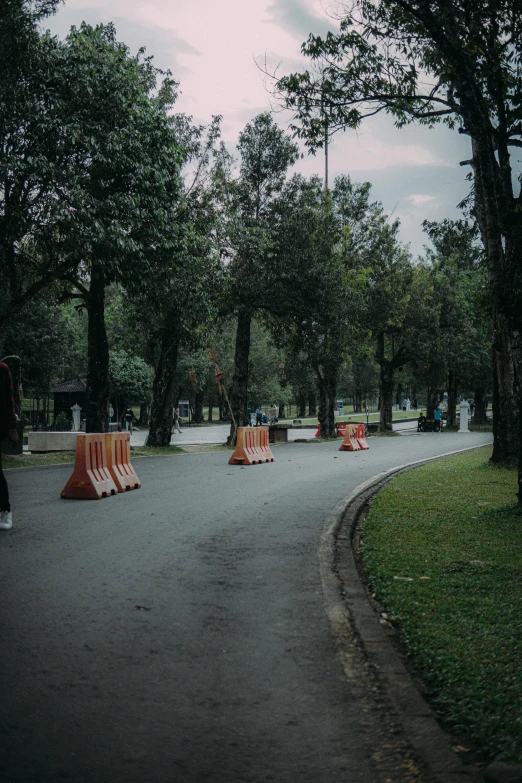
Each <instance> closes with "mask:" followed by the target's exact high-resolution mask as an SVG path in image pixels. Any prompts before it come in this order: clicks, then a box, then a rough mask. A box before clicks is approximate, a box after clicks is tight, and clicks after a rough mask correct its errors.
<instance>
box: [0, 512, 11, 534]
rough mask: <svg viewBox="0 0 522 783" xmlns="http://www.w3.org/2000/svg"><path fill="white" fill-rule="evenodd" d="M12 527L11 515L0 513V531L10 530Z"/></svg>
mask: <svg viewBox="0 0 522 783" xmlns="http://www.w3.org/2000/svg"><path fill="white" fill-rule="evenodd" d="M12 527H13V515H12V513H11V512H10V511H0V530H10V529H11V528H12Z"/></svg>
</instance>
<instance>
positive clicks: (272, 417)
mask: <svg viewBox="0 0 522 783" xmlns="http://www.w3.org/2000/svg"><path fill="white" fill-rule="evenodd" d="M277 411H278V409H277V405H276V404H275V402H273V403H272V407H271V408H270V409H269V411H268V420H269V423H270V425H271V426H273V425H274V424H275V423H276V422H277Z"/></svg>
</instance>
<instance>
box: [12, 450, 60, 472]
mask: <svg viewBox="0 0 522 783" xmlns="http://www.w3.org/2000/svg"><path fill="white" fill-rule="evenodd" d="M70 462H74V451H55V452H48V453H47V454H2V467H3V468H34V467H37V466H40V465H64V464H67V463H70Z"/></svg>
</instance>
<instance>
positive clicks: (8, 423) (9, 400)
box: [0, 363, 16, 511]
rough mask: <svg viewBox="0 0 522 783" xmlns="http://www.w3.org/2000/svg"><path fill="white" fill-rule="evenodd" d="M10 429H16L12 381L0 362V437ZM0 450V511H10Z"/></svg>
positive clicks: (5, 366)
mask: <svg viewBox="0 0 522 783" xmlns="http://www.w3.org/2000/svg"><path fill="white" fill-rule="evenodd" d="M11 430H16V413H15V407H14V400H13V381H12V379H11V372H10V370H9V367H8V366H7V364H3V363H0V439H3V438H7V435H8V434H9V432H10V431H11ZM1 451H2V450H1V449H0V511H11V506H10V505H9V490H8V489H7V481H6V480H5V476H4V473H3V471H2V457H1Z"/></svg>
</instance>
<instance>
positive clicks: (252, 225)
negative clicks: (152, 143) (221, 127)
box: [223, 113, 297, 442]
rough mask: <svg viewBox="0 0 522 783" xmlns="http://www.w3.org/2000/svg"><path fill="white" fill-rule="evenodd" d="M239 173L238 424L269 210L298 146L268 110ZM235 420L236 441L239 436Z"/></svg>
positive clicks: (234, 270)
mask: <svg viewBox="0 0 522 783" xmlns="http://www.w3.org/2000/svg"><path fill="white" fill-rule="evenodd" d="M238 149H239V153H240V156H241V162H240V169H239V177H238V178H237V179H236V180H232V181H230V180H229V181H228V182H226V181H225V183H224V184H225V187H224V190H223V192H224V196H225V199H226V201H225V208H226V215H225V217H226V218H227V219H226V221H225V223H226V226H225V231H226V234H227V244H228V245H229V246H230V248H231V258H230V263H229V265H228V273H229V287H228V290H227V298H228V299H229V301H230V302H231V303H232V306H233V309H234V311H235V312H236V313H237V331H236V343H235V357H234V377H233V379H232V391H231V396H230V404H231V407H232V413H233V419H235V421H236V424H237V425H238V426H243V425H244V424H245V423H246V409H247V405H248V399H247V391H248V376H249V353H250V339H251V322H252V317H253V313H254V312H255V311H256V310H257V309H259V308H261V307H267V306H269V305H268V302H267V298H268V290H269V287H268V283H269V278H268V276H267V275H266V272H265V268H264V260H265V259H266V257H267V255H268V253H269V252H270V246H271V242H272V234H273V232H272V230H271V226H270V223H269V210H270V205H271V204H272V202H273V200H274V198H275V197H276V196H277V194H278V193H280V192H281V189H282V188H283V185H284V182H285V176H286V172H287V170H288V168H289V166H291V165H292V164H293V163H294V162H295V161H296V159H297V146H296V145H295V144H294V142H293V141H292V140H291V139H290V138H289V136H288V135H287V134H286V133H284V131H282V130H281V129H280V128H278V126H277V125H276V124H275V122H274V120H273V119H272V117H271V115H270V114H268V113H263V114H259V115H258V116H257V117H256V118H255V119H254V120H253V121H252V122H251V123H248V124H247V125H246V127H245V128H244V130H243V131H242V132H241V134H240V136H239V144H238ZM235 438H236V432H235V428H234V424H233V422H232V423H231V428H230V438H229V440H230V442H235Z"/></svg>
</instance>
